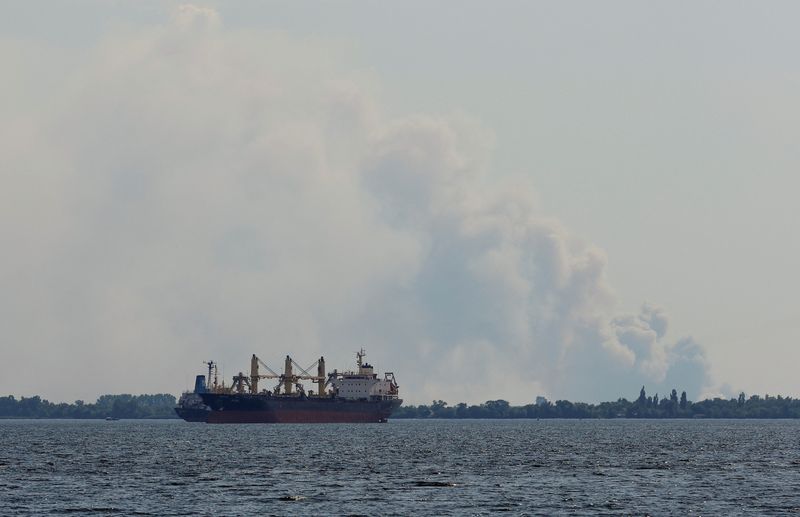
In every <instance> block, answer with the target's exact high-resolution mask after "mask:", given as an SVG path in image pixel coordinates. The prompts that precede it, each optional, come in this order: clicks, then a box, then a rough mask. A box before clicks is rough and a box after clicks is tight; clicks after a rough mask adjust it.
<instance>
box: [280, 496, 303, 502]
mask: <svg viewBox="0 0 800 517" xmlns="http://www.w3.org/2000/svg"><path fill="white" fill-rule="evenodd" d="M305 498H306V497H305V496H304V495H284V496H281V497H279V498H278V501H302V500H303V499H305Z"/></svg>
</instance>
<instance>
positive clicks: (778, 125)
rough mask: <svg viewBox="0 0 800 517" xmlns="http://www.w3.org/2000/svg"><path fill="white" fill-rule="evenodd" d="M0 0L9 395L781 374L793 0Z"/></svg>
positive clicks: (796, 235) (590, 396) (727, 389)
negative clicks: (366, 376)
mask: <svg viewBox="0 0 800 517" xmlns="http://www.w3.org/2000/svg"><path fill="white" fill-rule="evenodd" d="M2 11H3V15H2V16H0V58H2V59H0V63H2V65H1V66H0V74H2V77H0V79H1V80H0V185H2V189H0V244H1V245H2V253H0V352H2V356H3V358H4V361H3V366H2V375H0V394H13V395H16V396H31V395H36V394H38V395H41V396H43V397H45V398H48V399H50V400H54V401H73V400H76V399H83V400H94V399H95V398H96V397H97V396H98V395H100V394H103V393H155V392H168V393H176V394H177V393H179V392H180V391H181V390H183V389H186V388H188V387H190V386H191V385H192V379H193V377H194V375H195V374H198V373H202V370H203V364H202V362H203V361H204V360H208V359H214V360H216V361H218V362H219V364H220V365H221V366H222V368H223V372H224V375H225V376H226V377H230V376H232V375H234V374H235V373H237V372H238V371H240V370H245V369H246V368H247V366H248V364H249V362H248V361H249V357H250V354H252V353H255V354H257V355H258V356H259V357H260V358H262V360H264V361H265V362H266V363H267V364H271V365H274V366H273V369H275V367H279V366H280V365H281V364H282V363H281V361H282V358H283V357H284V356H285V355H286V354H287V353H289V354H291V355H292V357H293V358H295V359H296V360H297V361H298V362H299V363H307V364H311V363H313V362H314V361H315V360H316V358H317V357H319V356H320V355H324V356H325V357H326V362H327V364H328V366H329V368H334V367H336V368H339V369H344V368H348V367H350V366H352V363H353V361H354V357H355V356H354V353H355V351H356V350H358V349H359V348H361V347H363V348H365V349H366V350H367V354H368V355H367V359H368V360H369V361H370V362H372V363H373V364H374V365H375V366H376V368H377V370H379V371H381V372H383V371H387V370H389V371H394V373H395V374H396V376H397V378H398V381H399V383H400V389H401V394H402V396H403V397H404V398H405V399H406V401H407V402H408V403H426V402H430V401H431V400H433V399H444V400H446V401H449V402H451V403H455V402H459V401H466V402H470V403H479V402H483V401H485V400H489V399H497V398H502V399H505V400H509V401H511V402H512V403H517V404H521V403H528V402H531V401H533V400H534V399H535V398H536V396H537V395H543V396H546V397H548V398H551V399H559V398H567V399H570V400H583V401H599V400H615V399H616V398H618V397H627V398H629V399H631V398H635V397H636V396H638V392H639V389H640V388H641V386H642V385H645V386H646V388H647V390H648V392H649V393H655V392H659V393H662V394H663V393H666V392H668V391H669V390H671V389H672V388H676V389H678V391H679V392H680V391H682V390H686V391H687V394H688V395H689V397H690V399H697V398H699V397H705V396H716V395H723V396H731V395H735V394H738V392H739V391H745V392H746V393H748V394H750V393H761V394H764V393H770V394H778V393H780V394H784V395H792V396H797V395H798V385H797V380H796V374H795V368H794V367H793V365H795V364H797V363H798V361H800V347H798V346H797V345H798V342H799V341H800V327H799V326H798V325H797V321H800V304H798V302H797V293H798V292H800V275H798V273H797V264H800V213H798V212H799V210H798V208H797V207H796V205H797V204H796V202H795V201H794V198H795V196H796V192H798V190H799V188H800V180H799V179H798V177H797V174H796V169H797V165H798V163H800V151H798V149H800V148H799V147H798V146H797V145H796V132H797V127H798V121H800V99H799V98H798V94H797V92H798V91H800V65H798V63H799V62H798V61H797V59H796V57H795V54H796V52H795V50H796V49H797V48H800V33H798V32H797V31H796V29H795V23H794V21H795V20H797V18H798V15H799V14H800V6H798V5H797V4H795V3H792V2H771V3H769V4H767V5H761V4H754V3H745V2H725V3H722V2H691V3H688V2H687V3H670V4H662V5H652V4H650V5H648V4H642V3H640V2H604V3H592V2H558V3H550V4H546V3H534V2H513V1H508V2H502V3H495V2H434V3H431V2H402V3H400V2H397V3H379V2H355V1H351V2H336V3H334V2H318V3H298V2H236V3H233V2H204V3H196V4H188V3H180V2H174V3H171V2H148V1H141V2H133V1H131V2H123V1H119V2H99V1H98V2H95V1H75V2H61V3H49V4H36V3H32V2H13V1H12V2H5V3H4V4H3V7H2Z"/></svg>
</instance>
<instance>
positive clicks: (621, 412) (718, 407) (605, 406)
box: [392, 387, 800, 418]
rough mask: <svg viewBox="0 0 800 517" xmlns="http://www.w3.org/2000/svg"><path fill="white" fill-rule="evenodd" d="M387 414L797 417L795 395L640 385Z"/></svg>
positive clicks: (437, 402) (411, 408) (440, 402)
mask: <svg viewBox="0 0 800 517" xmlns="http://www.w3.org/2000/svg"><path fill="white" fill-rule="evenodd" d="M392 418H800V399H793V398H791V397H782V396H780V395H778V396H770V395H765V396H763V397H761V396H759V395H752V396H750V397H749V398H747V397H746V396H745V394H744V393H740V394H739V396H738V397H737V398H732V399H723V398H714V399H707V400H702V401H700V402H691V401H689V400H688V399H687V397H686V392H685V391H684V392H682V393H681V394H680V395H678V392H677V390H674V389H673V390H672V392H671V393H669V394H668V395H666V396H664V397H659V396H658V394H655V395H653V396H648V395H647V393H646V392H645V389H644V387H642V389H641V391H640V392H639V397H638V398H637V399H635V400H632V401H629V400H627V399H624V398H621V399H618V400H616V401H614V402H601V403H599V404H587V403H584V402H570V401H568V400H557V401H556V402H555V403H553V402H550V401H549V400H547V399H545V398H544V397H537V399H536V402H535V403H532V404H526V405H524V406H512V405H510V404H509V403H508V402H507V401H505V400H502V399H501V400H488V401H486V402H484V403H483V404H480V405H467V404H465V403H463V402H462V403H459V404H456V405H455V406H450V405H449V404H448V403H447V402H445V401H443V400H434V401H433V402H432V403H431V404H430V405H419V406H401V407H400V408H398V409H397V410H396V411H395V412H394V413H393V414H392Z"/></svg>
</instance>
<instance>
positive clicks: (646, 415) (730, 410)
mask: <svg viewBox="0 0 800 517" xmlns="http://www.w3.org/2000/svg"><path fill="white" fill-rule="evenodd" d="M176 404H177V401H176V399H175V396H174V395H170V394H166V393H161V394H155V395H130V394H122V395H103V396H101V397H99V398H98V399H97V401H96V402H94V403H89V404H87V403H84V402H83V401H80V400H78V401H75V402H74V403H72V404H67V403H52V402H49V401H47V400H45V399H42V398H40V397H38V396H34V397H22V398H20V399H16V398H15V397H14V396H12V395H8V396H5V397H0V419H2V420H21V419H36V420H68V419H74V420H104V419H106V418H108V417H111V418H119V419H126V420H176V419H178V416H177V414H176V413H175V409H174V408H175V406H176ZM391 418H392V419H398V420H400V419H442V420H455V419H476V420H523V419H526V420H535V419H539V420H544V419H568V420H582V419H586V420H589V419H603V420H613V419H623V418H624V419H649V420H662V419H678V418H681V419H707V420H719V419H745V420H773V419H779V420H787V419H798V418H800V399H794V398H791V397H783V396H780V395H777V396H770V395H765V396H763V397H762V396H759V395H752V396H750V397H749V398H747V397H746V396H745V394H744V393H740V394H739V396H738V397H737V398H732V399H722V398H715V399H710V400H702V401H699V402H691V401H689V400H688V399H687V397H686V392H683V393H681V395H680V396H679V395H678V393H677V391H676V390H672V392H671V393H670V394H669V395H668V396H666V397H664V398H659V397H658V395H657V394H656V395H654V396H652V397H651V396H648V395H647V394H646V392H645V390H644V388H642V390H641V391H640V393H639V397H638V398H637V399H635V400H632V401H629V400H627V399H624V398H620V399H618V400H616V401H613V402H601V403H599V404H587V403H584V402H570V401H568V400H557V401H556V402H550V401H548V400H546V399H545V398H543V397H537V400H536V402H535V403H532V404H526V405H523V406H512V405H510V404H509V403H508V402H507V401H505V400H502V399H500V400H489V401H486V402H484V403H483V404H478V405H467V404H466V403H463V402H462V403H459V404H456V405H454V406H450V405H449V404H448V403H447V402H445V401H442V400H435V401H433V402H432V403H431V404H430V405H424V404H423V405H418V406H414V405H408V406H401V407H400V408H398V409H397V411H395V413H394V414H393V415H392V416H391Z"/></svg>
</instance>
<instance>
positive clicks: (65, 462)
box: [0, 420, 800, 515]
mask: <svg viewBox="0 0 800 517" xmlns="http://www.w3.org/2000/svg"><path fill="white" fill-rule="evenodd" d="M0 445H2V447H0V502H1V503H2V505H0V514H2V515H31V514H36V515H38V514H65V513H72V514H74V515H287V514H294V515H409V514H411V513H412V512H413V513H416V514H420V515H481V514H488V513H494V512H505V513H510V514H537V515H552V514H571V515H574V514H654V515H663V514H713V515H723V514H726V515H729V514H741V513H749V514H753V515H763V514H787V513H793V512H794V513H797V512H800V422H796V421H666V420H661V421H642V420H634V421H631V420H613V421H609V420H605V421H597V420H581V421H578V420H567V421H554V420H541V421H486V420H483V421H402V420H395V421H392V422H390V423H389V424H383V425H381V424H373V425H370V424H367V425H347V424H332V425H279V426H275V425H221V426H213V425H205V424H189V423H186V422H182V421H118V422H106V421H30V420H29V421H0Z"/></svg>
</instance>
